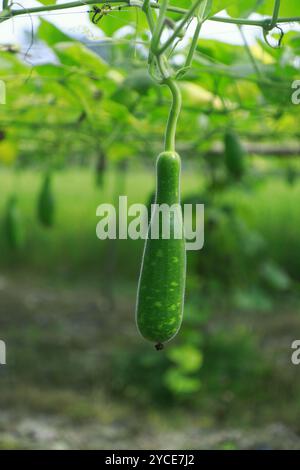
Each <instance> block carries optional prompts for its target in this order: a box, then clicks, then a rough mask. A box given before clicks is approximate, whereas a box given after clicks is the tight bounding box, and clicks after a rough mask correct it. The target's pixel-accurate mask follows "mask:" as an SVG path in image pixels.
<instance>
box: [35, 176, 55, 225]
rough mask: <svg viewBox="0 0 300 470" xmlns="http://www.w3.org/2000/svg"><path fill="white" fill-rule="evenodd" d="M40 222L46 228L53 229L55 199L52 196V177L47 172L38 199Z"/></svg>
mask: <svg viewBox="0 0 300 470" xmlns="http://www.w3.org/2000/svg"><path fill="white" fill-rule="evenodd" d="M37 209H38V220H39V221H40V223H41V224H42V225H44V226H45V227H52V226H53V223H54V198H53V194H52V176H51V173H49V172H47V173H46V174H45V176H44V179H43V182H42V187H41V191H40V194H39V198H38V207H37Z"/></svg>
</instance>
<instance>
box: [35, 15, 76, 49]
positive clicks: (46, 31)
mask: <svg viewBox="0 0 300 470" xmlns="http://www.w3.org/2000/svg"><path fill="white" fill-rule="evenodd" d="M38 36H39V38H40V39H42V40H43V41H45V42H46V43H47V44H49V46H53V45H54V44H57V43H58V42H67V41H70V37H68V36H67V35H66V34H64V33H63V32H62V31H61V30H60V29H58V28H57V27H56V26H54V25H53V24H52V23H49V22H48V21H45V20H43V19H41V24H40V26H39V29H38Z"/></svg>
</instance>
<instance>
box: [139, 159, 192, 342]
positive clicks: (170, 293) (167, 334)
mask: <svg viewBox="0 0 300 470" xmlns="http://www.w3.org/2000/svg"><path fill="white" fill-rule="evenodd" d="M156 173H157V186H156V188H157V189H156V198H155V203H156V204H157V205H158V206H159V205H161V204H168V205H169V206H172V205H173V204H176V205H177V206H176V210H175V211H174V212H173V211H170V234H171V236H170V237H169V239H163V238H162V227H161V224H160V229H159V237H158V238H157V239H154V238H151V233H150V230H151V227H152V226H153V224H154V222H155V213H156V211H157V210H158V207H156V209H155V211H154V214H153V215H152V218H151V222H150V226H149V232H148V239H147V240H146V243H145V249H144V255H143V260H142V267H141V274H140V280H139V287H138V295H137V308H136V321H137V326H138V329H139V331H140V333H141V335H142V336H143V337H144V338H145V339H147V340H149V341H152V342H155V343H158V344H159V345H162V344H163V343H165V342H167V341H169V340H170V339H172V338H173V337H174V336H175V335H176V333H177V332H178V330H179V328H180V325H181V321H182V315H183V305H184V290H185V275H186V252H185V239H184V229H183V220H182V210H181V206H180V157H179V155H178V154H177V153H175V152H163V153H161V154H160V155H159V156H158V159H157V165H156ZM175 227H176V231H177V233H180V234H181V237H180V238H178V239H176V238H175V237H174V233H175Z"/></svg>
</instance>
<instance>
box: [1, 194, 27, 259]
mask: <svg viewBox="0 0 300 470" xmlns="http://www.w3.org/2000/svg"><path fill="white" fill-rule="evenodd" d="M5 232H6V238H7V242H8V245H9V247H10V248H11V249H12V250H14V251H18V250H20V249H21V248H22V247H23V245H24V232H23V227H22V217H21V213H20V209H19V205H18V199H17V196H16V195H12V196H11V197H10V198H9V200H8V201H7V206H6V212H5Z"/></svg>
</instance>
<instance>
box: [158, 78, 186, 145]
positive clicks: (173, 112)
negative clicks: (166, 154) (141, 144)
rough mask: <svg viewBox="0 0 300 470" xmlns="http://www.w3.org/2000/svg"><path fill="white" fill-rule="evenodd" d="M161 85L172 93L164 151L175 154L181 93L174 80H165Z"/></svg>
mask: <svg viewBox="0 0 300 470" xmlns="http://www.w3.org/2000/svg"><path fill="white" fill-rule="evenodd" d="M163 84H164V85H167V87H168V88H169V89H170V91H171V93H172V106H171V109H170V114H169V118H168V123H167V129H166V135H165V150H166V151H170V152H175V140H176V129H177V121H178V117H179V114H180V111H181V103H182V98H181V91H180V88H179V86H178V85H177V83H176V82H175V80H174V79H172V78H167V79H165V80H164V81H163Z"/></svg>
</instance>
